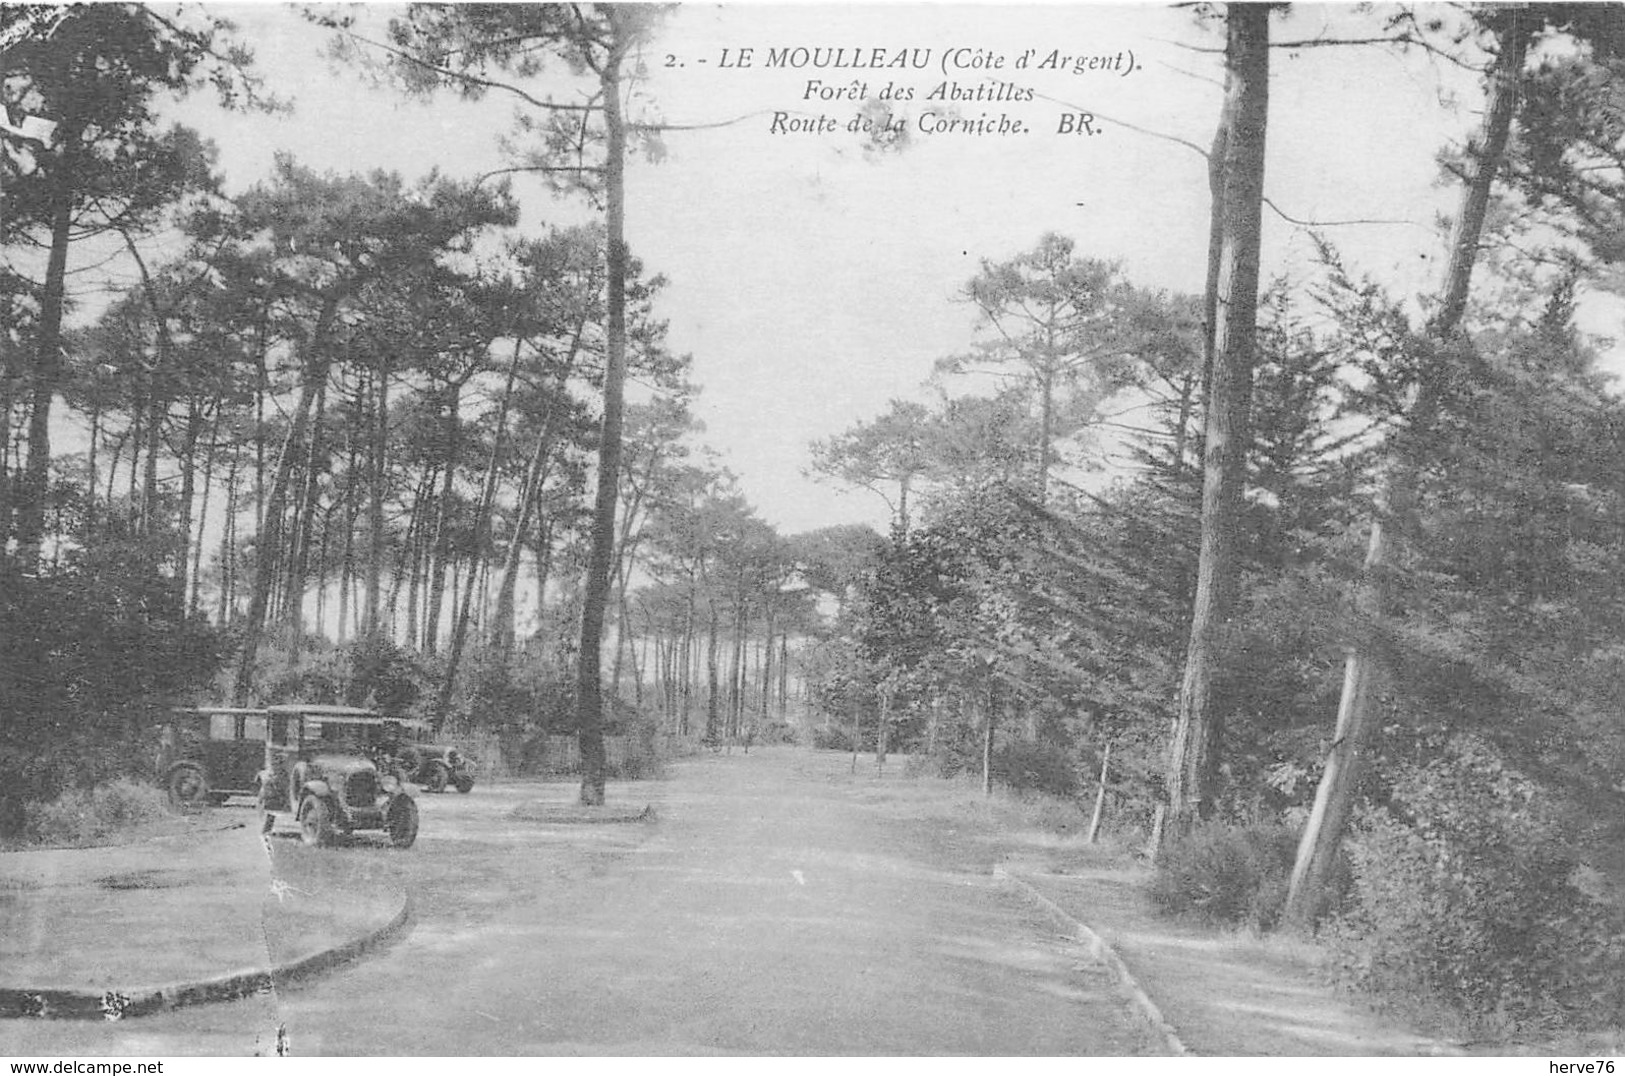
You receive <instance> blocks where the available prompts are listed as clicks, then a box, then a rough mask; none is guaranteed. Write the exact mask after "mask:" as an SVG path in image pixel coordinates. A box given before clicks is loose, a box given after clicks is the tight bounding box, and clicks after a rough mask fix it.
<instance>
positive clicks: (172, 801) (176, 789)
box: [164, 766, 209, 811]
mask: <svg viewBox="0 0 1625 1076" xmlns="http://www.w3.org/2000/svg"><path fill="white" fill-rule="evenodd" d="M164 785H165V788H166V789H168V791H169V805H170V806H171V807H173V808H175V809H176V810H177V811H184V810H187V809H188V808H191V807H196V806H197V805H198V804H200V803H207V802H209V782H208V781H207V780H205V779H204V776H203V770H202V769H201V768H200V767H197V766H176V767H175V768H174V769H173V770H171V771H170V773H169V780H168V781H166V782H165V783H164Z"/></svg>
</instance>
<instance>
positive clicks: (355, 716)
mask: <svg viewBox="0 0 1625 1076" xmlns="http://www.w3.org/2000/svg"><path fill="white" fill-rule="evenodd" d="M266 710H267V712H269V713H271V714H275V715H276V716H278V717H284V716H292V715H295V714H299V715H303V716H305V717H319V718H321V719H322V720H323V721H336V722H344V721H355V722H358V723H359V722H368V721H386V720H390V719H389V718H386V717H385V716H384V715H383V714H381V713H379V712H378V711H377V710H364V709H362V708H361V707H359V706H328V705H324V704H318V703H310V704H307V703H298V702H294V703H284V704H282V705H279V706H268V707H266Z"/></svg>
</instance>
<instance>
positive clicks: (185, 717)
mask: <svg viewBox="0 0 1625 1076" xmlns="http://www.w3.org/2000/svg"><path fill="white" fill-rule="evenodd" d="M264 760H265V711H264V710H254V709H244V708H241V707H232V706H200V707H197V708H193V709H176V710H173V711H171V712H170V715H169V720H168V721H166V722H165V723H164V725H163V727H162V729H161V730H160V732H159V746H158V778H159V782H160V784H161V785H162V786H163V788H164V790H165V791H166V792H168V793H169V801H170V803H171V804H173V805H174V806H175V807H176V808H190V807H196V806H200V805H202V804H205V803H213V804H221V803H225V802H226V801H227V800H228V799H230V798H231V797H232V796H252V795H255V794H256V793H257V792H258V790H259V771H260V767H261V765H262V764H263V763H264Z"/></svg>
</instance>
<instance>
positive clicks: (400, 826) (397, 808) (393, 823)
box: [388, 796, 418, 848]
mask: <svg viewBox="0 0 1625 1076" xmlns="http://www.w3.org/2000/svg"><path fill="white" fill-rule="evenodd" d="M388 824H389V843H390V844H392V845H394V846H395V847H396V848H410V847H412V842H413V841H415V840H417V839H418V805H417V801H415V800H413V799H412V797H411V796H396V797H395V801H394V802H393V803H391V804H390V805H389V819H388Z"/></svg>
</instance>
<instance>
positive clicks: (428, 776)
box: [423, 762, 450, 792]
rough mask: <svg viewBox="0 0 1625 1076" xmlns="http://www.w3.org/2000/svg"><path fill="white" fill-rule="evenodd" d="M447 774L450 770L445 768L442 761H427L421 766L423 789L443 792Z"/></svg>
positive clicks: (448, 774)
mask: <svg viewBox="0 0 1625 1076" xmlns="http://www.w3.org/2000/svg"><path fill="white" fill-rule="evenodd" d="M449 776H450V772H449V771H448V770H447V769H446V764H445V763H444V762H431V763H429V764H428V765H427V766H425V767H423V790H424V791H425V792H444V791H445V790H446V778H447V777H449Z"/></svg>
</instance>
